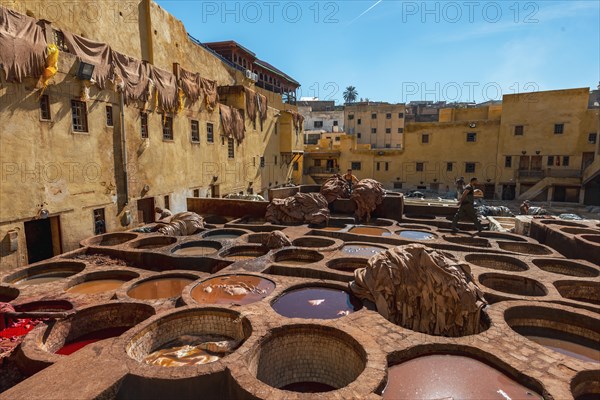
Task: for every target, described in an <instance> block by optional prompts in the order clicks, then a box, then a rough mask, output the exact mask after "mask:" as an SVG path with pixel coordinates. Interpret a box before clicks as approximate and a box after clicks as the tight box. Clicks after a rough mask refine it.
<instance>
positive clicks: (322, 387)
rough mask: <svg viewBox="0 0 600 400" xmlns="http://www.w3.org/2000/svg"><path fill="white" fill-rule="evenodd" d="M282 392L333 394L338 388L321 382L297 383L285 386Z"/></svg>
mask: <svg viewBox="0 0 600 400" xmlns="http://www.w3.org/2000/svg"><path fill="white" fill-rule="evenodd" d="M281 390H288V391H290V392H300V393H321V392H331V391H332V390H336V388H334V387H333V386H329V385H327V384H325V383H320V382H296V383H290V384H289V385H285V386H284V387H282V388H281Z"/></svg>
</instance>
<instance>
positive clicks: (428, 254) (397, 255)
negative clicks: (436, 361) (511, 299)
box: [349, 244, 487, 336]
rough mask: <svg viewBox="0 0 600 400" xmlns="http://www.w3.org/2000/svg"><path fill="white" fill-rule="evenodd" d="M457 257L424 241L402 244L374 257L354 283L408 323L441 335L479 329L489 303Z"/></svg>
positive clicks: (360, 293) (386, 312)
mask: <svg viewBox="0 0 600 400" xmlns="http://www.w3.org/2000/svg"><path fill="white" fill-rule="evenodd" d="M451 257H452V256H451V255H449V254H447V253H443V254H442V253H441V252H439V251H436V250H433V249H430V248H427V247H425V246H423V245H418V244H411V245H407V246H399V247H396V248H392V249H389V250H386V251H385V252H381V253H379V254H377V255H375V256H373V257H371V258H370V259H369V263H368V265H367V266H366V267H365V268H359V269H357V270H355V271H354V279H355V280H354V281H352V282H350V284H349V286H350V289H351V290H352V293H354V294H355V295H356V296H357V297H359V298H362V299H367V300H370V301H372V302H374V303H375V304H376V305H377V311H378V312H379V313H380V314H381V315H382V316H383V317H385V318H386V319H387V320H389V321H391V322H393V323H394V324H396V325H400V326H402V327H404V328H408V329H412V330H414V331H417V332H423V333H427V334H430V335H439V336H464V335H472V334H476V333H479V332H480V329H481V324H480V321H481V311H482V309H483V308H484V307H485V306H486V305H487V303H486V301H485V300H484V298H483V294H482V292H481V290H480V289H479V287H478V286H477V285H476V284H475V282H473V280H472V276H471V271H470V269H469V267H468V266H467V264H464V263H460V262H458V261H457V260H455V259H453V258H451Z"/></svg>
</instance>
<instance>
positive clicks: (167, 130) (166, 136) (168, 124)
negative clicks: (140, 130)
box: [162, 114, 173, 140]
mask: <svg viewBox="0 0 600 400" xmlns="http://www.w3.org/2000/svg"><path fill="white" fill-rule="evenodd" d="M162 125H163V140H173V117H171V116H169V115H164V114H163V116H162Z"/></svg>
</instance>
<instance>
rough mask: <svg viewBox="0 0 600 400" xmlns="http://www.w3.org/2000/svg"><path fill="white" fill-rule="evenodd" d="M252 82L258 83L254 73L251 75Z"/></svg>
mask: <svg viewBox="0 0 600 400" xmlns="http://www.w3.org/2000/svg"><path fill="white" fill-rule="evenodd" d="M252 80H253V81H254V82H258V74H255V73H254V72H253V73H252Z"/></svg>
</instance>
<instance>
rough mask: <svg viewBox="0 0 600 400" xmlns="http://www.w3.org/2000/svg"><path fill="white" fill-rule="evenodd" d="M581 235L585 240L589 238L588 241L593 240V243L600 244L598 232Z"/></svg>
mask: <svg viewBox="0 0 600 400" xmlns="http://www.w3.org/2000/svg"><path fill="white" fill-rule="evenodd" d="M580 237H581V238H582V239H583V240H587V241H588V242H592V243H595V244H599V245H600V235H598V234H596V235H581V236H580Z"/></svg>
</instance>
